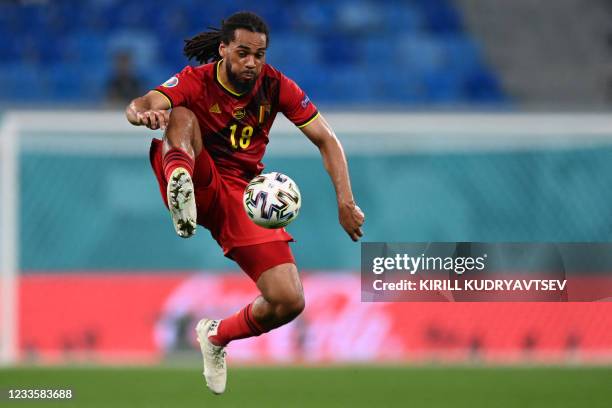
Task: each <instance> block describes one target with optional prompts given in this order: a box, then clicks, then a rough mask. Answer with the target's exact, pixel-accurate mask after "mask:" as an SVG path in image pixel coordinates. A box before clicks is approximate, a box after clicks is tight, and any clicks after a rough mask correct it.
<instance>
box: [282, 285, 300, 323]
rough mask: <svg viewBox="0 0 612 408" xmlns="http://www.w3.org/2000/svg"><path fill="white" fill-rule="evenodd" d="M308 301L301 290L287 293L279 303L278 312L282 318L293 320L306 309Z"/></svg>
mask: <svg viewBox="0 0 612 408" xmlns="http://www.w3.org/2000/svg"><path fill="white" fill-rule="evenodd" d="M304 307H306V301H305V299H304V293H302V292H301V291H299V292H294V293H291V294H287V295H286V296H285V297H284V299H283V300H282V302H281V303H280V304H279V305H278V308H277V314H278V317H279V318H280V319H281V320H285V321H291V320H293V319H295V318H296V317H298V316H299V315H300V313H302V312H303V311H304Z"/></svg>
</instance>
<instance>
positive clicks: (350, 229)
mask: <svg viewBox="0 0 612 408" xmlns="http://www.w3.org/2000/svg"><path fill="white" fill-rule="evenodd" d="M300 130H301V131H302V132H303V133H304V134H305V135H306V137H308V139H310V141H311V142H312V143H314V144H315V146H317V147H318V148H319V151H320V152H321V157H322V158H323V164H324V166H325V170H327V173H329V176H330V177H331V180H332V183H333V184H334V188H335V190H336V200H337V201H338V218H339V220H340V224H341V225H342V227H343V228H344V230H345V231H346V232H347V233H348V234H349V236H350V237H351V239H352V240H353V241H358V240H359V238H361V237H362V236H363V231H362V230H361V226H362V225H363V222H364V221H365V216H364V214H363V211H361V209H360V208H359V207H358V206H357V204H356V203H355V198H354V197H353V191H352V189H351V180H350V177H349V172H348V164H347V162H346V156H345V155H344V150H343V149H342V145H341V144H340V141H339V140H338V138H337V137H336V134H335V133H334V131H333V129H332V128H331V126H330V125H329V123H327V121H326V120H325V118H324V117H323V115H321V114H319V115H318V116H317V117H316V118H315V119H314V120H313V121H312V122H310V123H309V124H308V125H306V126H304V127H302V128H300Z"/></svg>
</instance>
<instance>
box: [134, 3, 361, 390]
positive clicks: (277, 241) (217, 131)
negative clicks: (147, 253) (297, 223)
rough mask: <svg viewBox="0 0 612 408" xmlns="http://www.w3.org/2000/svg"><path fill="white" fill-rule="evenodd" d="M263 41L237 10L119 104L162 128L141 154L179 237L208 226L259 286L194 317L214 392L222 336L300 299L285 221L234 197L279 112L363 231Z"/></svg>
mask: <svg viewBox="0 0 612 408" xmlns="http://www.w3.org/2000/svg"><path fill="white" fill-rule="evenodd" d="M268 43H269V34H268V27H267V26H266V24H265V22H264V21H263V20H262V19H261V18H260V17H259V16H257V15H255V14H253V13H249V12H240V13H236V14H234V15H232V16H230V17H229V18H228V19H227V20H225V21H224V22H223V24H222V27H221V29H220V30H212V31H208V32H204V33H201V34H199V35H197V36H195V37H193V38H192V39H190V40H187V41H186V44H185V48H184V52H185V55H186V56H187V57H188V58H189V59H196V60H197V61H198V62H199V63H201V64H203V65H200V66H198V67H190V66H188V67H186V68H184V69H183V70H182V71H181V72H180V73H178V74H176V75H175V76H173V77H171V78H170V79H169V80H167V81H166V82H165V83H163V84H162V85H160V86H158V87H157V88H155V90H153V91H150V92H148V93H147V94H146V95H144V96H142V97H140V98H136V99H134V100H133V101H132V102H131V103H130V104H129V106H128V107H127V109H126V116H127V119H128V121H129V122H130V123H131V124H133V125H136V126H140V125H143V126H146V127H148V128H150V129H153V130H155V129H163V130H165V133H164V137H163V141H162V140H158V139H153V141H152V144H151V150H150V160H151V164H152V166H153V170H154V173H155V176H156V177H157V181H158V182H159V186H160V190H161V194H162V197H163V199H164V203H165V204H166V206H167V207H168V209H169V210H170V214H171V216H172V222H173V224H174V228H175V230H176V233H177V234H178V235H179V236H181V237H183V238H188V237H190V236H192V235H193V234H194V233H195V232H196V224H200V225H202V226H204V227H205V228H207V229H208V230H209V231H210V232H211V234H212V236H213V238H214V239H215V240H216V241H217V242H218V243H219V245H220V246H221V248H222V249H223V253H224V254H225V256H227V257H229V258H230V259H232V260H234V261H235V262H236V263H237V264H238V265H239V266H240V267H241V268H242V270H244V272H246V273H247V275H248V276H249V277H250V278H251V279H252V280H253V281H254V282H255V284H256V285H257V288H258V289H259V290H260V292H261V295H260V296H258V297H257V298H256V299H255V300H254V301H253V302H252V303H251V304H249V305H247V306H246V307H244V308H243V309H242V310H240V311H239V312H238V313H236V314H234V315H233V316H230V317H227V318H225V319H223V320H212V319H202V320H201V321H200V322H199V323H198V324H197V326H196V334H197V339H198V341H199V343H200V348H201V351H202V355H203V360H204V377H205V379H206V384H207V385H208V387H209V388H210V389H211V390H212V391H213V392H214V393H216V394H220V393H222V392H223V391H224V390H225V384H226V378H227V374H226V364H225V355H226V354H225V346H227V344H228V343H229V342H230V341H232V340H236V339H242V338H246V337H252V336H259V335H260V334H262V333H266V332H268V331H270V330H272V329H275V328H277V327H280V326H282V325H284V324H286V323H288V322H290V321H291V320H293V319H295V318H296V317H297V316H298V315H299V314H300V313H301V312H302V310H303V309H304V294H303V290H302V284H301V282H300V278H299V275H298V271H297V267H296V265H295V260H294V258H293V255H292V253H291V249H290V248H289V244H288V242H289V241H292V238H291V236H290V235H289V234H288V233H287V232H286V231H285V229H284V228H280V229H265V228H262V227H259V226H257V225H255V224H254V223H253V222H252V221H251V220H250V219H249V218H248V216H247V214H246V212H245V211H244V209H243V205H242V194H243V191H244V189H245V187H246V185H247V183H248V182H249V181H250V180H251V179H252V178H253V177H254V176H255V175H257V174H259V173H261V171H262V170H263V164H262V162H261V159H262V157H263V155H264V152H265V149H266V145H267V144H268V141H269V132H270V127H271V126H272V123H273V121H274V118H275V117H276V115H277V113H278V112H282V113H283V114H284V115H285V116H286V117H287V118H288V119H289V120H291V121H292V122H293V123H294V124H295V125H296V126H297V127H298V128H299V129H300V130H301V131H302V132H303V133H304V134H305V135H306V136H307V137H308V138H309V139H310V140H311V141H312V142H313V143H314V144H315V145H316V146H317V147H318V148H319V151H320V152H321V156H322V158H323V163H324V165H325V168H326V170H327V172H328V173H329V175H330V177H331V181H332V183H333V185H334V188H335V190H336V198H337V202H338V217H339V221H340V224H341V225H342V227H343V228H344V230H345V231H346V232H347V233H348V235H349V236H350V237H351V238H352V239H353V240H354V241H357V240H359V238H360V237H361V236H362V235H363V233H362V230H361V225H362V224H363V222H364V214H363V212H362V211H361V210H360V209H359V207H358V206H357V205H356V204H355V200H354V198H353V193H352V191H351V185H350V180H349V173H348V169H347V163H346V158H345V156H344V152H343V150H342V146H341V145H340V142H339V141H338V139H337V138H336V136H335V134H334V132H333V130H332V129H331V127H330V126H329V124H328V123H327V122H326V121H325V119H324V118H323V116H322V115H321V114H320V113H319V112H318V111H317V109H316V107H315V106H314V104H313V103H312V102H311V101H310V99H309V98H308V96H307V95H306V94H305V93H304V92H303V91H302V90H301V89H300V88H299V87H298V86H297V85H296V84H295V82H293V81H292V80H290V79H289V78H287V77H286V76H284V75H283V74H282V73H281V72H279V71H278V70H276V69H274V68H273V67H272V66H270V65H267V64H266V49H267V47H268ZM296 57H299V56H296Z"/></svg>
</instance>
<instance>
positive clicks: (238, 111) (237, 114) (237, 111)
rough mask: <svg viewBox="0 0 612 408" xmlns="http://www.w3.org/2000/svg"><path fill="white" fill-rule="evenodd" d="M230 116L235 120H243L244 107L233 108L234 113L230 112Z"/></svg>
mask: <svg viewBox="0 0 612 408" xmlns="http://www.w3.org/2000/svg"><path fill="white" fill-rule="evenodd" d="M232 116H233V117H234V119H236V120H242V119H244V117H245V116H246V111H245V110H244V107H243V106H239V107H236V108H234V112H232Z"/></svg>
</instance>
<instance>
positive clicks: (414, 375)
mask: <svg viewBox="0 0 612 408" xmlns="http://www.w3.org/2000/svg"><path fill="white" fill-rule="evenodd" d="M9 387H11V388H49V387H53V388H70V389H72V390H73V392H74V394H75V396H74V398H73V400H71V401H62V402H56V401H54V402H51V401H46V402H41V401H14V400H9V399H7V389H8V388H9ZM0 389H1V390H2V396H0V406H7V407H11V406H14V407H16V408H25V407H30V406H31V407H46V408H51V407H104V408H107V407H130V408H139V407H176V408H181V407H240V408H250V407H315V408H323V407H370V408H374V407H451V408H460V407H470V408H474V407H521V408H523V407H538V408H541V407H554V408H561V407H577V408H578V407H580V408H583V407H589V408H590V407H610V406H612V405H610V404H611V403H612V367H525V366H523V367H457V366H454V367H446V366H425V367H399V366H398V367H384V366H366V365H364V366H343V367H261V368H246V367H241V368H238V367H234V368H231V367H230V372H229V378H228V389H227V391H226V393H225V394H224V395H221V396H215V395H212V394H211V393H210V392H209V391H208V389H207V388H206V387H205V385H204V382H203V378H202V376H201V374H200V369H198V368H195V367H194V368H164V367H151V368H100V367H74V368H15V369H0Z"/></svg>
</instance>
